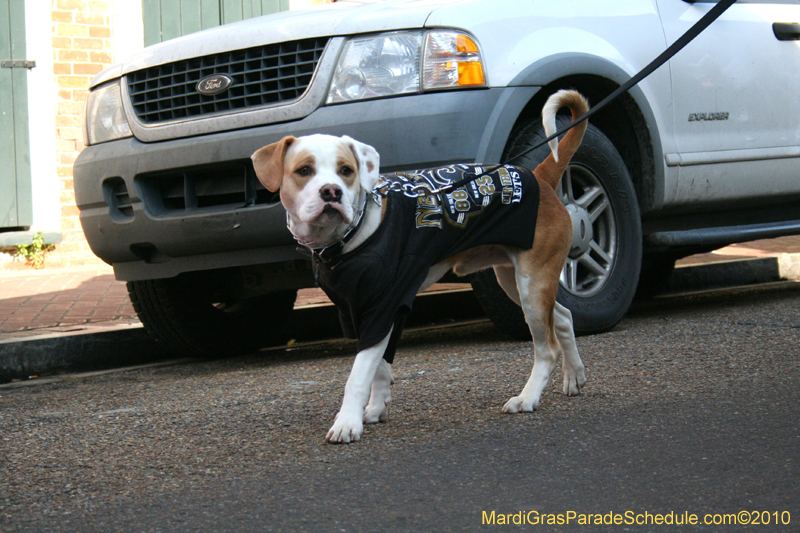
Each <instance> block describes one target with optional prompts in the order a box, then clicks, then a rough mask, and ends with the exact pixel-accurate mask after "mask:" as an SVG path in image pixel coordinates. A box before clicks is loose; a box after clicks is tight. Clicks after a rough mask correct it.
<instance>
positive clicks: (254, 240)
mask: <svg viewBox="0 0 800 533" xmlns="http://www.w3.org/2000/svg"><path fill="white" fill-rule="evenodd" d="M537 90H538V88H537V87H513V88H493V89H481V90H471V91H453V92H441V93H430V94H423V95H414V96H407V97H400V98H390V99H385V100H373V101H365V102H359V103H351V104H343V105H335V106H328V107H322V108H320V109H318V110H316V111H314V112H313V113H311V114H310V115H309V116H307V117H306V118H304V119H302V120H298V121H294V122H288V123H284V124H272V125H268V126H261V127H254V128H248V129H242V130H236V131H228V132H222V133H216V134H211V135H203V136H199V137H190V138H183V139H176V140H171V141H162V142H157V143H143V142H140V141H138V140H136V139H133V138H129V139H122V140H119V141H114V142H109V143H104V144H99V145H95V146H89V147H87V148H86V149H85V150H84V151H83V152H82V153H81V154H80V156H79V157H78V160H77V161H76V163H75V167H74V179H75V196H76V200H77V204H78V208H79V209H80V220H81V224H82V226H83V231H84V233H85V235H86V239H87V241H88V242H89V245H90V246H91V248H92V251H93V252H94V253H95V254H97V255H98V256H99V257H100V258H101V259H103V260H104V261H105V262H107V263H109V264H111V265H113V266H114V270H115V273H116V275H117V278H118V279H121V280H127V281H133V280H144V279H156V278H167V277H173V276H176V275H178V274H180V273H182V272H187V271H196V270H209V269H217V268H225V267H233V266H245V265H255V264H264V263H279V262H285V261H293V260H296V259H298V258H300V257H302V256H300V255H299V254H298V253H297V251H296V249H295V248H296V246H295V244H294V240H293V239H292V236H291V234H290V233H289V231H288V230H287V229H286V215H285V212H284V210H283V207H282V206H281V205H280V203H279V202H278V199H277V197H276V196H275V195H269V194H268V193H267V191H264V190H263V189H261V190H260V191H253V190H248V188H250V189H252V185H253V181H252V165H251V163H250V155H251V154H252V153H253V152H254V151H256V150H257V149H258V148H260V147H262V146H264V145H266V144H269V143H272V142H275V141H278V140H280V139H281V138H282V137H284V136H286V135H294V136H300V135H307V134H311V133H328V134H332V135H350V136H351V137H354V138H356V139H359V140H361V141H363V142H366V143H368V144H371V145H373V146H374V147H375V148H376V149H377V150H378V152H379V153H380V155H381V169H382V171H386V172H389V171H395V170H401V169H411V168H423V167H432V166H436V165H442V164H448V163H453V162H466V163H471V162H497V161H499V159H500V157H501V155H502V151H503V149H504V147H505V143H506V140H507V139H508V136H509V134H510V132H511V129H512V127H513V125H514V123H515V121H516V119H517V117H518V116H519V114H520V113H521V112H522V109H523V108H524V106H525V105H526V104H527V103H528V102H529V101H530V99H531V97H532V96H533V95H534V94H535V93H536V91H537ZM248 176H249V177H248ZM248 179H249V180H250V185H248ZM237 187H238V188H239V189H241V191H237V190H236V189H237ZM258 187H259V188H260V185H259V186H258ZM239 193H241V199H239V196H238V194H239Z"/></svg>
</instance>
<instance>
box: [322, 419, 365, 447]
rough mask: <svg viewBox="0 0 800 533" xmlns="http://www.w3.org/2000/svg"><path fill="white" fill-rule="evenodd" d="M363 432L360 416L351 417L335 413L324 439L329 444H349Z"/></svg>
mask: <svg viewBox="0 0 800 533" xmlns="http://www.w3.org/2000/svg"><path fill="white" fill-rule="evenodd" d="M362 433H364V424H363V423H362V422H361V417H353V416H347V415H344V414H342V413H341V412H340V413H339V414H338V415H336V422H334V424H333V426H332V427H331V429H330V430H329V431H328V435H327V436H326V437H325V440H326V441H328V442H330V443H331V444H349V443H351V442H356V441H357V440H359V439H360V438H361V435H362Z"/></svg>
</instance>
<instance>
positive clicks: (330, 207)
mask: <svg viewBox="0 0 800 533" xmlns="http://www.w3.org/2000/svg"><path fill="white" fill-rule="evenodd" d="M342 209H343V208H342V204H341V203H338V202H337V203H333V202H328V203H326V204H325V205H324V206H323V207H322V210H321V211H320V212H319V215H317V218H316V220H315V221H314V222H315V223H316V224H319V225H321V226H330V225H332V224H340V223H342V222H346V220H345V216H344V213H343V212H342Z"/></svg>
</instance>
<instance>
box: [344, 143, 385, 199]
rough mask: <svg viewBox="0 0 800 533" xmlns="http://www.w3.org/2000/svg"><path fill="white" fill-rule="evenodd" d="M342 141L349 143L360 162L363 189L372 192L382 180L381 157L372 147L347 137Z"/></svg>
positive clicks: (359, 170)
mask: <svg viewBox="0 0 800 533" xmlns="http://www.w3.org/2000/svg"><path fill="white" fill-rule="evenodd" d="M342 140H343V141H344V142H346V143H347V145H348V146H349V147H350V150H352V151H353V155H354V156H355V157H356V161H358V174H359V176H360V177H361V187H363V188H364V190H367V191H371V190H372V189H373V187H375V185H377V184H378V180H379V179H380V177H381V176H380V167H381V156H380V155H379V154H378V151H377V150H375V148H373V147H372V146H370V145H368V144H364V143H362V142H359V141H357V140H355V139H353V138H352V137H348V136H347V135H343V136H342Z"/></svg>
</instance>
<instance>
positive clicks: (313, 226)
mask: <svg viewBox="0 0 800 533" xmlns="http://www.w3.org/2000/svg"><path fill="white" fill-rule="evenodd" d="M252 159H253V167H254V168H255V171H256V176H258V179H259V181H261V183H262V184H263V185H264V187H266V188H267V189H268V190H270V191H272V192H275V191H277V190H279V189H280V195H281V203H282V204H283V206H284V207H285V208H286V211H287V212H288V213H289V229H290V230H291V231H292V233H293V234H294V236H295V237H297V239H298V240H300V241H302V242H315V243H321V244H325V243H326V242H334V241H335V240H337V239H338V238H340V237H341V236H342V235H343V234H344V233H345V232H346V231H347V229H348V228H349V227H350V225H351V224H353V223H354V221H355V218H356V217H357V216H358V214H359V212H360V210H361V208H362V204H363V202H364V195H365V194H369V193H370V191H372V189H373V187H375V185H376V184H377V182H378V179H379V167H380V165H379V163H380V158H379V156H378V152H377V151H375V149H374V148H373V147H371V146H369V145H366V144H364V143H361V142H358V141H356V140H355V139H351V138H350V137H347V136H344V137H334V136H332V135H309V136H307V137H298V138H295V137H284V138H283V139H281V140H280V141H278V142H276V143H274V144H270V145H268V146H265V147H263V148H261V149H259V150H258V151H257V152H256V153H254V154H253V156H252Z"/></svg>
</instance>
